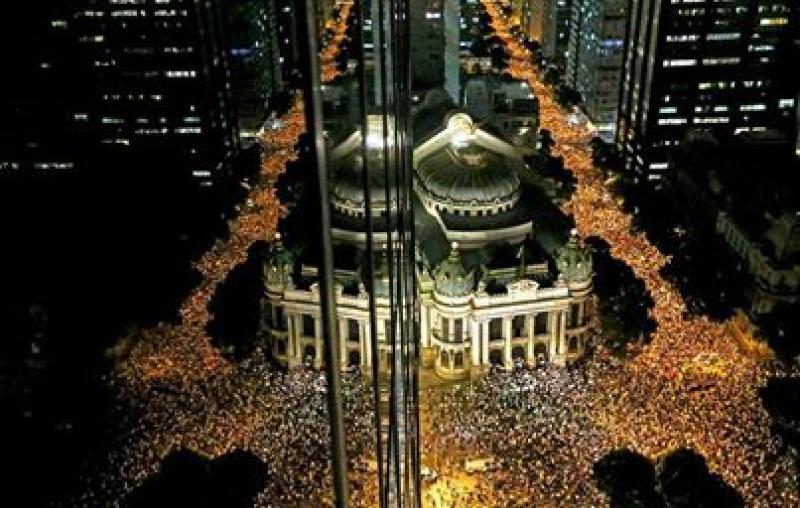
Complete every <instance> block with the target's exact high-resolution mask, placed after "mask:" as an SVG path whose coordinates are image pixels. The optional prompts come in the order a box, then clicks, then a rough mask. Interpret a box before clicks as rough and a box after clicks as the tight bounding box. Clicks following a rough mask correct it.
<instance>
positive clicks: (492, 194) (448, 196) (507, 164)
mask: <svg viewBox="0 0 800 508" xmlns="http://www.w3.org/2000/svg"><path fill="white" fill-rule="evenodd" d="M517 164H518V161H516V160H514V159H511V158H508V157H505V156H503V154H500V153H497V152H493V151H492V150H489V149H488V148H486V147H483V146H480V145H478V144H475V143H471V142H468V141H467V142H464V143H463V144H456V143H451V144H449V145H447V146H443V147H441V148H439V149H438V150H436V151H435V152H433V153H432V154H430V155H429V156H427V157H425V158H424V159H423V160H422V161H420V163H419V164H418V165H417V178H418V179H419V182H420V183H421V184H422V186H423V187H424V188H425V190H426V191H427V192H428V194H430V195H432V196H433V197H434V198H435V199H438V200H441V201H444V202H447V203H454V204H470V203H478V204H480V203H484V204H485V203H494V202H499V201H505V200H508V199H510V198H511V197H513V196H514V195H515V194H516V193H518V191H519V187H520V180H519V175H518V173H517V171H518V167H517Z"/></svg>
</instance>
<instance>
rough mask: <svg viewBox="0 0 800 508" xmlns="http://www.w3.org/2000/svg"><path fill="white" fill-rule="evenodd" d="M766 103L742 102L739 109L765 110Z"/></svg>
mask: <svg viewBox="0 0 800 508" xmlns="http://www.w3.org/2000/svg"><path fill="white" fill-rule="evenodd" d="M766 109H767V105H766V104H742V105H741V106H739V111H765V110H766Z"/></svg>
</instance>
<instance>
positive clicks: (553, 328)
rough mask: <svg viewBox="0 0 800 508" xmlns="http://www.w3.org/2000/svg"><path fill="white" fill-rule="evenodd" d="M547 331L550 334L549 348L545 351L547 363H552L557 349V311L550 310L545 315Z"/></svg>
mask: <svg viewBox="0 0 800 508" xmlns="http://www.w3.org/2000/svg"><path fill="white" fill-rule="evenodd" d="M547 329H548V331H549V332H550V347H549V348H548V351H547V356H548V358H547V359H548V361H551V362H552V361H554V359H555V356H556V348H557V347H558V345H557V341H558V311H555V310H551V311H549V312H548V313H547Z"/></svg>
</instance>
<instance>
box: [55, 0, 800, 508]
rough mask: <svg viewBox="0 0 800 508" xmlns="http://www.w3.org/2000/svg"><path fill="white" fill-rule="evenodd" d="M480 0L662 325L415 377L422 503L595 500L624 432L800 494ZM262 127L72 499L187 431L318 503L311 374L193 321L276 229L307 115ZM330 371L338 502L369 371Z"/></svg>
mask: <svg viewBox="0 0 800 508" xmlns="http://www.w3.org/2000/svg"><path fill="white" fill-rule="evenodd" d="M483 4H484V6H485V8H486V9H487V11H488V12H489V14H490V15H491V17H492V27H493V29H494V31H495V33H496V35H497V36H498V37H500V39H501V40H502V41H503V42H504V43H505V45H506V48H507V50H508V52H509V54H510V57H511V59H510V66H509V71H510V72H511V74H512V75H513V76H514V77H516V78H519V79H525V80H527V81H528V82H529V83H530V85H531V87H532V89H533V90H534V91H535V93H536V94H537V96H538V97H539V101H540V115H541V124H542V127H543V128H546V129H549V130H550V131H551V132H552V134H553V137H554V139H555V140H556V145H555V146H554V147H553V153H554V154H555V155H559V156H562V157H563V158H564V162H565V166H566V167H567V168H569V169H570V170H572V171H573V172H574V174H575V177H576V180H577V188H576V191H575V193H574V195H573V197H572V199H571V200H570V201H569V202H567V203H566V204H565V205H564V206H565V209H566V211H568V212H569V213H571V214H572V215H573V216H574V217H575V221H576V224H577V227H578V230H579V232H580V233H581V234H582V235H585V236H590V235H595V236H599V237H601V238H603V239H604V240H606V241H607V242H608V243H609V245H610V246H611V253H612V255H613V256H614V257H616V258H618V259H620V260H621V261H623V262H625V263H626V264H628V265H629V266H630V267H631V268H632V269H633V271H634V273H635V274H636V276H637V277H639V278H640V279H641V280H642V281H643V282H644V283H645V286H646V288H647V290H648V291H649V293H650V294H651V295H652V297H653V300H654V302H655V305H654V307H653V308H652V310H651V315H652V317H653V319H654V320H655V321H656V323H657V330H656V331H655V332H654V334H653V339H652V341H651V343H650V344H648V345H647V346H645V347H643V348H642V350H641V351H640V352H639V354H638V355H636V356H635V357H634V358H632V359H629V360H625V361H623V360H619V359H616V358H614V357H613V356H612V355H610V354H607V353H606V352H605V351H604V350H603V349H602V347H600V348H598V351H596V352H595V353H594V356H593V357H592V358H591V359H589V361H587V362H585V363H582V364H581V365H580V366H576V367H571V368H566V369H562V368H556V367H553V366H545V367H543V368H540V369H536V370H521V371H517V372H513V373H506V372H493V373H490V374H489V375H487V376H485V377H483V378H481V379H477V380H474V381H472V382H470V383H467V384H461V385H444V386H438V387H431V388H428V389H426V390H425V391H423V393H422V394H421V395H420V399H421V401H422V402H421V403H422V406H421V418H422V420H423V433H422V436H421V438H422V456H423V462H424V464H425V465H426V467H430V468H432V469H433V470H435V471H436V473H437V479H436V480H435V481H431V482H426V483H425V489H426V490H425V492H424V493H423V499H425V500H427V503H429V504H430V505H431V506H433V505H436V506H464V507H473V506H503V507H506V506H531V505H537V504H546V505H557V506H587V505H603V504H605V503H606V500H605V498H604V496H603V494H602V493H601V492H600V491H599V490H598V488H597V486H596V484H595V482H594V481H593V479H592V466H593V464H594V463H595V462H596V461H597V460H598V459H600V458H601V457H602V456H604V455H605V454H607V453H608V452H610V451H612V450H615V449H619V448H629V449H632V450H633V451H636V452H638V453H641V454H643V455H645V456H647V457H649V458H651V459H655V458H658V457H659V456H662V455H664V454H666V453H668V452H669V451H671V450H674V449H676V448H679V447H688V448H692V449H695V450H697V451H698V452H699V453H701V454H702V455H703V456H704V457H705V458H706V459H707V461H708V463H709V467H710V468H711V470H712V471H714V472H717V473H719V474H721V475H722V476H723V478H724V479H725V480H726V481H727V482H728V483H729V484H731V485H732V486H733V487H734V488H736V489H737V490H738V491H739V492H740V493H741V494H742V495H743V496H744V497H745V499H746V500H747V503H748V505H752V506H797V505H798V504H799V503H800V498H799V497H798V492H797V487H796V479H795V478H794V476H793V460H794V459H795V456H794V454H796V453H797V452H796V451H794V450H792V449H787V448H786V447H785V446H784V445H783V443H782V442H781V440H780V439H779V438H778V437H776V436H774V435H772V434H771V433H770V431H769V427H770V421H769V416H768V415H767V413H766V412H765V410H764V409H763V407H762V405H761V402H760V400H759V398H758V393H757V389H758V387H759V386H761V385H762V383H763V382H764V380H765V379H766V377H767V376H768V375H769V374H770V372H769V371H768V367H767V366H765V365H763V364H760V363H758V362H757V361H756V360H754V359H752V358H749V357H748V356H746V355H743V354H742V353H741V352H740V351H739V350H738V348H737V345H736V342H735V341H734V340H733V339H732V338H731V337H730V336H729V334H728V333H727V331H726V329H725V327H724V325H723V324H720V323H715V322H712V321H710V320H708V319H705V318H702V317H696V316H690V315H688V314H687V312H686V306H685V304H684V302H683V299H682V298H681V295H680V293H679V292H678V291H677V290H676V289H675V288H674V287H673V286H672V285H671V284H670V283H669V282H668V281H666V280H665V279H664V278H663V277H662V276H661V274H660V270H661V268H663V267H664V266H665V264H667V263H668V262H669V259H668V258H667V257H666V256H664V255H662V254H661V253H660V252H659V251H658V249H657V248H656V247H655V246H653V245H652V244H651V243H650V242H649V241H648V240H647V238H646V236H645V235H643V234H641V233H638V232H636V231H635V230H634V228H632V227H631V218H630V216H628V215H627V214H625V212H624V211H623V210H622V208H621V207H620V206H619V204H618V202H617V200H616V199H615V198H614V197H613V196H612V195H611V194H610V192H609V190H608V189H607V188H606V187H605V185H604V183H603V178H602V175H601V173H600V172H599V171H598V170H597V169H596V168H594V167H593V166H592V159H591V151H590V149H589V146H588V141H589V139H590V138H591V133H590V132H589V131H588V130H586V129H585V127H583V126H582V125H580V124H575V123H572V124H570V123H568V122H567V121H565V114H564V112H563V111H562V110H561V109H560V107H559V106H558V104H557V103H556V101H555V99H554V97H553V95H552V92H551V91H550V89H548V88H547V87H545V86H544V85H543V84H542V82H541V81H540V79H539V76H538V75H537V72H536V69H535V67H534V66H533V65H532V63H531V62H532V58H531V55H530V53H529V52H528V50H527V49H526V48H525V47H524V46H523V45H522V44H521V43H520V42H519V41H518V40H517V39H515V38H514V37H512V36H511V35H510V25H509V22H508V21H507V20H506V19H505V18H504V17H503V16H502V14H501V13H500V10H499V6H498V4H495V3H493V2H490V1H488V0H485V1H484V2H483ZM351 5H352V4H348V3H343V4H341V6H340V8H339V11H338V14H339V15H338V17H337V18H336V20H333V21H331V22H330V23H328V24H327V29H328V30H329V34H330V37H329V38H328V40H329V44H328V46H326V47H325V48H324V49H323V50H322V52H321V54H320V56H321V61H322V63H323V76H324V78H325V80H330V79H333V78H334V77H335V76H336V70H335V69H336V66H335V62H336V54H337V51H336V47H337V45H339V44H341V42H342V41H343V40H344V37H345V33H346V20H347V19H348V17H349V15H350V6H351ZM273 127H274V128H270V129H266V130H265V132H264V133H263V139H262V142H263V146H264V162H263V166H262V179H261V180H260V181H259V182H257V184H256V185H254V186H253V187H252V189H251V193H250V196H249V197H248V200H247V203H246V206H245V207H243V210H242V213H241V214H240V215H239V216H238V217H237V218H235V219H234V220H233V221H232V222H231V224H230V237H229V238H228V239H226V240H225V241H220V242H218V243H217V244H216V245H215V246H214V247H213V248H212V249H211V250H210V251H209V252H208V253H207V254H206V255H205V256H204V257H203V258H202V259H201V260H200V261H199V262H198V265H197V268H198V270H199V271H200V273H201V274H202V275H203V282H202V283H201V284H200V285H199V286H198V288H197V289H196V290H195V291H194V292H193V293H192V294H191V295H190V296H189V298H188V299H187V301H186V303H185V304H184V305H183V306H182V307H181V310H180V316H181V320H180V322H179V323H178V324H177V325H169V324H165V325H160V326H158V327H156V328H154V329H151V330H147V331H145V332H143V336H137V337H132V338H131V340H130V341H129V346H128V348H127V350H126V351H125V354H124V358H123V360H122V361H121V362H120V368H119V369H118V371H117V372H115V374H114V375H113V376H111V377H110V383H111V384H112V385H113V387H114V388H116V389H117V391H118V393H119V394H120V396H119V408H118V411H116V415H115V418H114V420H115V422H116V427H115V429H113V432H112V433H111V436H110V439H111V446H110V449H111V452H110V453H109V455H108V457H107V460H105V461H103V462H100V463H97V464H95V465H94V466H93V467H91V468H89V469H88V470H87V477H86V485H85V489H83V490H82V492H81V493H80V494H79V495H78V496H77V498H76V499H72V500H70V503H69V504H70V505H81V506H83V505H87V506H109V505H115V504H118V503H120V502H122V501H123V500H124V499H125V497H126V496H127V495H128V494H129V493H130V492H131V491H132V490H133V489H135V488H136V487H137V486H138V485H140V484H141V483H142V482H144V481H145V480H146V479H147V478H148V477H149V476H150V475H152V474H154V473H155V472H156V471H157V469H158V465H159V462H160V461H161V460H162V459H163V458H164V457H165V456H167V455H168V454H169V453H170V452H172V451H175V450H178V449H183V448H185V449H190V450H193V451H195V452H198V453H201V454H204V455H206V456H209V457H218V456H220V455H223V454H225V453H227V452H229V451H231V450H234V449H244V450H247V451H250V452H252V453H254V454H256V455H258V456H259V457H260V458H261V459H262V460H263V461H264V463H265V464H266V468H267V475H268V478H267V482H266V483H267V487H266V489H265V490H264V491H263V492H261V493H260V494H259V496H258V498H257V499H256V505H257V506H281V507H291V506H329V505H330V504H331V502H332V498H331V496H332V491H331V480H332V475H331V471H330V449H329V432H328V431H329V429H328V420H327V411H326V404H325V390H326V385H325V380H324V375H323V374H322V373H319V372H315V371H310V370H303V369H299V370H291V371H289V372H287V373H281V372H278V371H276V370H274V369H273V368H272V367H271V366H270V365H269V364H268V363H267V362H266V360H265V355H264V354H263V352H262V351H260V350H256V352H255V353H254V355H253V356H252V358H250V359H248V360H245V361H242V362H239V363H236V364H234V363H231V362H228V361H226V360H224V359H223V358H222V357H221V355H220V354H219V352H218V351H217V350H216V349H215V348H214V347H213V346H212V345H211V343H210V341H209V340H208V337H207V335H206V331H205V327H206V324H207V323H208V321H209V319H210V315H209V313H208V312H209V311H208V303H209V301H210V299H211V297H212V295H213V294H214V292H215V290H216V287H217V286H218V285H219V284H220V282H221V281H223V280H224V278H225V276H226V275H227V273H228V272H230V270H231V269H232V268H233V267H234V266H236V265H237V264H238V263H241V262H242V261H243V260H244V258H245V256H246V253H247V250H248V249H249V247H250V246H251V245H252V244H253V243H254V242H255V241H258V240H262V239H269V238H270V237H271V236H272V235H273V234H274V232H275V231H276V228H277V223H278V221H279V219H280V217H281V216H282V214H283V209H282V207H281V205H280V203H279V202H278V200H277V197H276V196H275V193H274V185H273V183H274V180H275V178H277V176H278V175H280V174H281V173H282V172H283V171H284V168H285V166H286V164H287V163H288V162H289V161H291V160H292V159H293V158H294V157H296V153H295V148H294V147H295V145H296V143H297V141H298V139H299V137H300V135H301V134H302V133H303V132H304V128H305V127H304V114H303V110H302V101H300V100H297V101H296V102H295V104H294V106H293V107H292V108H291V109H290V111H289V112H288V113H287V114H286V115H285V116H284V117H282V118H281V119H280V120H279V121H278V122H274V123H273ZM698 379H699V380H700V381H698ZM343 387H344V394H343V395H344V401H345V409H346V411H345V415H346V419H347V421H346V432H347V438H348V439H347V451H348V458H349V460H350V466H351V467H350V479H351V501H352V504H353V506H374V505H375V504H376V500H377V483H376V478H375V472H374V470H373V469H371V468H369V467H366V466H365V464H367V463H368V462H369V460H370V459H371V457H372V455H371V454H372V450H373V449H374V444H375V439H376V436H375V427H374V424H375V422H374V407H373V403H372V401H373V394H372V387H371V384H370V383H369V382H368V381H366V380H364V379H362V378H361V377H360V376H359V375H357V374H348V375H346V376H345V378H344V379H343ZM477 457H484V458H490V459H491V460H492V461H494V462H493V464H494V465H495V466H496V467H492V468H489V470H487V471H483V472H475V473H473V474H472V476H471V478H472V479H473V480H474V481H470V482H464V481H461V479H463V478H464V477H467V476H468V473H467V471H466V470H465V466H464V461H465V460H466V459H468V458H477Z"/></svg>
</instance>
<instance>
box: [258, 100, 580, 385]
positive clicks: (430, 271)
mask: <svg viewBox="0 0 800 508" xmlns="http://www.w3.org/2000/svg"><path fill="white" fill-rule="evenodd" d="M425 114H426V112H424V111H423V112H422V113H421V114H418V116H420V115H422V116H425ZM415 134H416V135H417V138H418V143H417V145H416V147H415V149H414V154H413V166H414V178H413V180H414V182H413V188H414V195H415V196H414V200H415V203H416V204H415V210H414V214H415V224H416V226H415V229H416V233H415V234H416V248H417V254H416V263H415V264H416V266H415V271H416V286H417V290H418V293H419V294H418V301H419V302H420V303H419V312H420V318H419V323H420V332H419V333H420V345H421V348H422V362H423V365H425V366H427V367H430V368H432V369H433V370H434V371H435V372H436V373H437V374H438V375H440V376H442V377H446V378H461V377H465V376H468V375H470V373H472V374H476V373H479V372H483V371H484V370H485V369H486V368H488V367H489V366H490V365H493V364H495V365H500V366H503V367H505V368H512V366H513V365H514V364H515V363H516V362H524V363H528V364H531V365H534V364H536V363H538V362H542V361H551V362H555V363H557V364H560V365H564V364H566V363H568V362H570V361H572V360H575V359H577V358H579V357H580V356H581V354H582V353H583V351H584V348H585V345H586V341H587V339H588V334H589V325H590V322H591V317H592V314H593V310H592V309H593V305H592V296H591V287H592V262H591V256H590V254H589V252H588V250H587V249H586V248H585V247H584V246H582V244H581V243H580V241H579V240H578V239H577V237H576V236H574V235H573V236H571V237H570V238H569V240H568V241H567V242H566V243H563V244H561V246H560V247H557V248H555V249H553V250H552V251H545V250H544V249H543V248H542V246H541V245H540V244H539V243H538V241H537V240H535V239H534V237H535V235H534V233H535V230H536V226H535V225H534V222H533V219H532V215H533V214H532V211H531V209H530V206H531V205H530V203H528V202H527V200H526V199H525V197H524V196H525V195H526V189H525V186H524V185H523V184H522V180H521V176H522V173H523V172H525V171H531V170H530V169H529V168H528V167H527V166H526V164H525V162H524V160H523V159H522V156H521V153H520V151H519V150H518V149H517V148H515V147H514V146H513V145H511V144H509V143H507V142H506V141H504V140H502V139H501V138H499V137H497V136H496V135H493V134H491V133H489V132H487V131H485V130H482V129H481V128H479V127H477V126H476V125H475V124H474V123H473V121H472V119H471V118H470V117H469V116H468V115H466V114H464V113H456V112H450V113H448V114H447V115H445V116H444V118H443V119H442V120H441V121H440V122H439V123H438V124H437V126H436V127H435V128H433V129H429V130H427V131H426V130H423V129H422V128H418V129H416V130H415ZM368 141H369V140H368ZM368 146H369V142H368ZM360 147H361V140H360V135H359V134H358V133H357V132H356V133H353V134H352V135H351V136H350V137H349V138H347V139H346V140H345V141H343V142H342V143H341V144H340V145H338V146H337V147H336V148H334V149H333V151H332V152H331V162H332V177H331V187H330V192H331V201H332V207H333V222H332V226H333V229H332V235H333V241H334V243H335V244H336V245H337V246H338V247H339V248H340V249H342V251H343V252H344V253H345V254H344V255H342V256H339V257H338V258H337V259H338V261H337V265H336V306H337V312H338V326H339V335H340V337H342V339H343V340H341V341H340V347H341V351H340V354H339V358H340V361H341V362H342V365H341V367H342V368H347V367H354V368H361V369H363V370H364V371H365V372H368V371H369V369H368V367H370V366H371V365H373V363H375V362H377V363H378V365H379V367H380V368H381V369H383V368H384V367H385V366H386V365H388V364H389V363H390V362H391V361H392V358H391V343H390V341H388V340H387V339H386V337H387V336H388V333H389V328H388V319H389V310H390V308H391V305H390V298H389V295H388V294H387V292H386V290H385V288H386V287H387V286H388V281H389V273H388V272H387V271H386V267H387V265H386V264H385V260H384V261H382V260H383V259H384V258H385V255H384V254H382V253H383V252H385V250H386V247H387V245H386V243H385V238H384V237H382V236H381V233H380V220H385V219H386V216H385V214H384V215H381V212H382V211H385V210H394V208H395V204H394V202H393V200H392V198H390V199H389V202H387V201H386V194H385V189H386V188H387V185H388V186H389V188H390V190H391V188H392V187H393V184H392V183H391V182H389V183H388V184H387V182H386V181H385V179H384V178H383V177H381V175H380V171H378V172H376V173H375V174H374V175H370V185H371V186H372V187H373V191H372V192H371V194H372V195H373V196H375V197H374V198H373V200H372V201H371V203H372V208H373V209H374V214H375V216H376V220H378V217H380V220H378V222H377V223H376V224H375V231H373V232H372V233H370V234H372V235H373V241H374V242H375V244H376V246H377V247H378V251H379V252H378V262H377V263H376V274H375V280H376V282H375V284H374V288H370V287H369V285H370V283H369V282H368V281H365V280H363V279H362V278H361V276H360V274H361V273H362V269H361V267H362V266H363V256H364V248H365V242H366V235H367V232H366V231H365V229H364V222H363V221H364V213H365V212H364V210H365V208H364V206H365V203H364V193H363V177H364V175H363V173H362V170H361V167H362V165H361V164H360V159H359V158H360V151H359V150H360ZM393 194H394V192H393V191H391V192H389V196H392V195H393ZM382 239H383V240H382ZM315 277H316V268H315V267H314V266H313V264H312V263H308V264H306V263H305V261H304V260H303V255H302V254H301V255H300V257H299V258H297V257H296V256H294V255H291V254H289V251H288V250H286V249H284V248H283V247H282V246H278V247H277V248H276V249H275V250H274V252H273V253H272V255H271V256H270V259H269V261H268V263H267V264H266V265H265V296H264V311H265V312H264V315H265V319H264V324H265V335H266V339H267V341H268V343H269V346H270V349H271V351H272V354H273V355H274V357H275V358H277V359H278V360H279V361H281V362H284V363H286V364H287V365H289V366H293V365H299V364H301V363H304V362H305V363H309V364H311V365H313V366H316V367H320V366H321V365H322V362H323V360H322V358H323V357H322V346H323V341H324V338H323V335H322V331H321V330H322V329H321V326H320V314H319V290H318V287H317V285H316V282H315ZM370 290H372V291H374V296H375V301H376V313H377V314H376V322H377V324H378V326H377V327H376V330H377V333H378V337H377V342H378V355H379V357H378V358H373V357H372V354H373V353H372V350H371V349H370V333H371V332H370V326H369V319H370V314H369V309H368V291H370Z"/></svg>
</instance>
